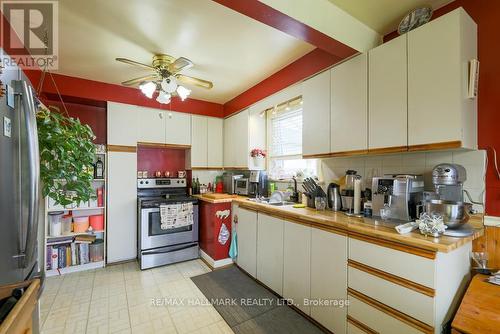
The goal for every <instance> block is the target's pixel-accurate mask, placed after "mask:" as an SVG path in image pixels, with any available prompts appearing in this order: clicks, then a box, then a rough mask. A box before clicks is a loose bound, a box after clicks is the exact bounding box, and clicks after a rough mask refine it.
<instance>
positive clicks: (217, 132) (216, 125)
mask: <svg viewBox="0 0 500 334" xmlns="http://www.w3.org/2000/svg"><path fill="white" fill-rule="evenodd" d="M222 124H223V120H222V118H214V117H207V150H208V157H207V166H208V167H218V168H219V167H222V165H223V164H222V148H223V146H224V143H223V139H222V138H223V132H224V131H223V126H222Z"/></svg>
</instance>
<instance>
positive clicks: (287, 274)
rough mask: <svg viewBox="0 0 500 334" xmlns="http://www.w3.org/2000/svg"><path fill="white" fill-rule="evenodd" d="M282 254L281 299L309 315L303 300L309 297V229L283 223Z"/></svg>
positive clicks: (308, 309)
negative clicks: (290, 301) (287, 300)
mask: <svg viewBox="0 0 500 334" xmlns="http://www.w3.org/2000/svg"><path fill="white" fill-rule="evenodd" d="M283 254H284V259H283V297H285V298H291V299H292V300H293V301H294V305H295V306H297V307H298V308H299V309H300V310H301V311H302V312H304V313H306V314H308V315H310V307H309V306H308V305H304V299H309V298H310V297H311V290H310V288H311V227H310V226H305V225H300V224H295V223H291V222H285V223H284V234H283Z"/></svg>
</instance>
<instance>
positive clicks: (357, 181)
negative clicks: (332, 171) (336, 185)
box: [340, 169, 362, 216]
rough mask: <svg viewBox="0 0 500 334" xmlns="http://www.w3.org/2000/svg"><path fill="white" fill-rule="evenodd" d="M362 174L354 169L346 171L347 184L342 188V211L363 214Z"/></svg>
mask: <svg viewBox="0 0 500 334" xmlns="http://www.w3.org/2000/svg"><path fill="white" fill-rule="evenodd" d="M361 183H362V182H361V175H358V172H357V171H355V170H352V169H349V170H347V171H346V173H345V185H344V189H342V190H341V192H340V194H341V198H342V211H344V212H345V213H346V214H347V215H352V216H361Z"/></svg>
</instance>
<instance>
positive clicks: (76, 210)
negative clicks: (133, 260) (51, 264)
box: [43, 153, 108, 277]
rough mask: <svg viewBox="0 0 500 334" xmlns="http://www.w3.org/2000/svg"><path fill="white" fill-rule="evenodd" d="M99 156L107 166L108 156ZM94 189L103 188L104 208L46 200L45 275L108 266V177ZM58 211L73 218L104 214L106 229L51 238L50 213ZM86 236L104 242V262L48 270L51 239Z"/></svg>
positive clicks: (98, 180)
mask: <svg viewBox="0 0 500 334" xmlns="http://www.w3.org/2000/svg"><path fill="white" fill-rule="evenodd" d="M97 155H98V156H101V159H102V160H103V161H104V163H105V164H106V165H107V163H108V161H107V156H106V154H105V153H97ZM104 170H105V173H106V171H107V166H105V169H104ZM92 184H93V187H94V189H96V190H97V189H98V188H101V187H102V188H103V192H102V193H103V201H102V202H103V205H102V206H90V205H89V206H80V207H76V206H75V207H72V206H66V207H62V206H60V205H59V206H54V205H50V204H51V203H49V202H52V201H49V200H48V199H47V198H46V199H45V215H44V216H45V226H44V227H45V230H44V231H45V234H44V243H43V245H44V247H43V252H44V256H43V258H44V263H43V265H44V268H45V275H46V276H47V277H50V276H57V275H65V274H69V273H75V272H80V271H85V270H92V269H98V268H103V267H105V265H106V243H107V240H106V233H107V212H106V211H107V208H106V203H107V199H106V196H107V189H106V188H107V187H106V186H107V175H106V174H105V175H104V179H94V180H93V181H92ZM58 211H63V212H64V213H65V214H67V213H68V212H69V211H71V212H72V214H73V217H78V216H90V215H97V214H102V215H103V216H104V229H103V230H94V231H86V232H71V233H69V234H61V235H57V236H51V235H50V229H49V213H51V212H58ZM85 234H95V235H96V236H97V238H98V239H102V240H103V241H104V250H103V260H102V261H96V262H89V263H84V264H80V265H71V266H67V267H64V268H57V269H51V270H47V243H50V240H51V239H54V238H60V237H68V236H77V235H85Z"/></svg>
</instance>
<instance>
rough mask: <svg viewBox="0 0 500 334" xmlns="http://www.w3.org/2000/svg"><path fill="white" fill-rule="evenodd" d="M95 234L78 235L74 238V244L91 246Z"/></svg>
mask: <svg viewBox="0 0 500 334" xmlns="http://www.w3.org/2000/svg"><path fill="white" fill-rule="evenodd" d="M95 239H96V236H95V234H79V235H77V236H75V241H74V242H75V243H79V244H91V243H93V242H94V241H95Z"/></svg>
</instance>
